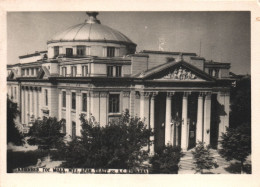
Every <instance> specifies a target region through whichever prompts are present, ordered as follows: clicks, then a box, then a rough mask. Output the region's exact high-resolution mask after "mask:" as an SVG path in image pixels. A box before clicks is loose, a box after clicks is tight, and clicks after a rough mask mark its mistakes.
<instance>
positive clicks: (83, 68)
mask: <svg viewBox="0 0 260 187" xmlns="http://www.w3.org/2000/svg"><path fill="white" fill-rule="evenodd" d="M87 75H88V66H82V77H85V76H87Z"/></svg>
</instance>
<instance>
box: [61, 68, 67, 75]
mask: <svg viewBox="0 0 260 187" xmlns="http://www.w3.org/2000/svg"><path fill="white" fill-rule="evenodd" d="M61 70H62V76H64V77H66V75H67V67H62V69H61Z"/></svg>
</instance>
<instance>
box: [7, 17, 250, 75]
mask: <svg viewBox="0 0 260 187" xmlns="http://www.w3.org/2000/svg"><path fill="white" fill-rule="evenodd" d="M97 18H98V19H99V20H100V21H101V23H102V24H104V25H107V26H109V27H111V28H114V29H116V30H118V31H120V32H122V33H123V34H125V35H126V36H127V37H128V38H130V39H131V40H132V41H133V42H134V43H136V44H137V51H140V50H159V43H164V44H163V45H161V47H162V48H163V50H164V51H175V52H195V53H197V54H198V55H199V53H200V56H202V57H205V58H206V59H207V60H214V61H217V62H228V63H231V71H232V72H234V73H238V74H246V73H249V74H250V12H100V13H99V15H98V16H97ZM85 19H87V15H86V14H85V12H8V14H7V35H8V36H7V45H8V46H7V50H8V52H7V55H8V56H7V57H8V62H7V63H8V64H15V63H18V56H21V55H25V54H30V53H34V52H35V51H41V50H47V44H46V42H47V40H48V39H50V38H51V37H52V36H53V35H55V34H56V33H57V32H61V31H63V30H65V29H66V28H68V27H70V26H72V25H76V24H79V23H82V22H84V21H85ZM200 42H201V50H200ZM200 51H201V52H200Z"/></svg>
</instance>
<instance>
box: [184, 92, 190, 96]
mask: <svg viewBox="0 0 260 187" xmlns="http://www.w3.org/2000/svg"><path fill="white" fill-rule="evenodd" d="M190 94H191V92H183V97H188V96H189V95H190Z"/></svg>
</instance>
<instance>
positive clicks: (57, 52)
mask: <svg viewBox="0 0 260 187" xmlns="http://www.w3.org/2000/svg"><path fill="white" fill-rule="evenodd" d="M59 50H60V49H59V46H54V58H55V57H57V56H59V53H60V51H59Z"/></svg>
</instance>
